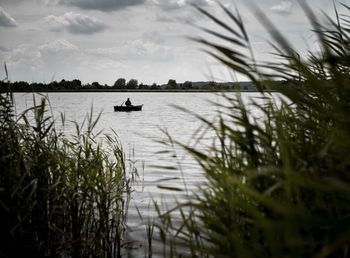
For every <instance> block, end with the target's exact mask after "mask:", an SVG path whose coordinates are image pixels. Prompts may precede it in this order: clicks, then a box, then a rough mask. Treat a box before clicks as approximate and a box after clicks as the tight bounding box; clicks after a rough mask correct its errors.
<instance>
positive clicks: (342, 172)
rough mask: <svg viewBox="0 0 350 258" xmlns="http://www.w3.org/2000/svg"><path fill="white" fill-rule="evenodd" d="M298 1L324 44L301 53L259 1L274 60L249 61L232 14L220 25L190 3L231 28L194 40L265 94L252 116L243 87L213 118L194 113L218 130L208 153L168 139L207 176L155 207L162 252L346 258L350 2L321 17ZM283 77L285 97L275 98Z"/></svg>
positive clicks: (349, 224) (246, 39) (237, 19)
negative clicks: (174, 201)
mask: <svg viewBox="0 0 350 258" xmlns="http://www.w3.org/2000/svg"><path fill="white" fill-rule="evenodd" d="M300 4H301V6H302V7H303V9H304V11H305V13H306V15H307V16H308V18H309V20H310V23H311V25H312V29H313V31H314V33H315V34H316V36H317V38H318V44H319V46H320V49H321V51H320V52H319V53H315V52H312V51H310V52H309V53H308V55H307V57H305V58H301V56H303V55H301V54H300V53H298V51H297V50H295V49H293V48H292V47H291V45H290V44H289V42H288V40H286V39H285V38H284V37H283V36H282V34H281V33H279V32H278V30H277V29H276V28H275V26H274V25H273V24H272V23H271V22H270V21H269V20H268V19H267V18H266V17H265V16H264V14H263V13H262V12H261V11H259V9H258V8H256V9H255V11H256V15H257V16H258V18H259V19H260V21H261V22H262V23H263V24H264V25H265V27H266V28H267V30H268V32H269V33H270V35H271V37H272V39H273V43H272V44H273V47H274V49H275V51H276V55H277V56H278V57H280V58H282V61H281V62H277V63H271V62H265V63H260V62H257V61H256V60H255V58H254V54H253V51H252V48H251V46H250V40H249V35H248V34H247V32H246V29H245V27H244V22H243V20H242V19H241V17H240V16H239V14H238V12H237V13H236V12H232V11H230V10H228V9H227V8H226V7H225V6H223V5H221V7H222V9H223V11H224V12H225V13H226V14H227V17H228V18H229V20H230V22H229V23H226V22H224V21H223V20H221V19H220V18H217V17H214V16H212V15H211V14H210V13H208V12H206V11H205V10H204V9H202V8H201V7H196V8H197V9H198V10H199V11H200V12H201V13H202V14H204V15H205V16H207V17H208V18H209V19H210V20H211V21H212V22H214V23H216V24H217V26H218V27H220V28H221V29H222V30H224V31H226V32H227V34H220V33H219V32H217V31H210V30H205V31H206V32H207V33H208V36H209V35H210V36H211V37H212V36H214V37H215V38H216V40H215V41H210V40H208V39H205V38H195V39H194V40H196V41H197V42H199V43H200V44H202V45H203V46H204V47H205V49H206V51H207V52H208V53H209V54H210V55H211V56H213V57H214V58H216V59H217V60H219V61H220V62H221V63H223V64H224V65H226V66H227V67H228V68H230V69H232V71H233V72H239V73H241V74H244V75H246V76H247V77H248V78H250V80H251V81H252V82H253V83H254V84H255V85H256V86H257V87H258V88H259V89H260V91H261V94H262V97H263V98H265V104H263V105H262V104H258V103H256V102H254V103H253V104H251V105H252V106H253V107H254V108H255V109H257V110H259V111H260V112H261V113H262V114H264V115H263V117H259V118H254V116H253V115H252V114H251V112H250V107H249V106H247V105H244V104H243V101H242V97H241V95H240V94H234V95H226V96H224V97H225V98H226V100H227V104H223V102H222V103H216V104H217V105H218V106H220V110H221V111H220V112H218V114H217V119H216V120H215V121H208V120H207V119H206V118H205V117H200V116H198V115H196V114H193V115H194V116H196V117H198V118H199V119H200V120H201V121H202V122H203V127H205V128H209V129H210V130H212V131H213V133H214V134H215V135H216V136H215V139H216V142H215V143H214V144H213V145H212V146H211V147H210V149H208V151H203V150H198V149H196V148H195V147H193V146H188V145H186V144H183V143H181V142H177V141H176V140H174V139H172V140H171V141H170V142H169V145H172V144H174V143H176V144H179V145H181V146H182V147H183V148H184V149H185V150H187V152H188V153H189V154H191V155H192V156H193V157H194V158H195V160H196V161H197V162H198V164H199V165H200V166H201V167H202V169H203V171H204V173H205V177H206V183H205V184H204V185H202V186H201V187H199V189H198V190H197V191H196V192H195V193H191V194H189V195H188V201H187V202H184V203H179V204H178V206H177V207H176V208H175V209H172V210H167V211H165V212H163V211H162V210H161V208H160V207H159V206H158V205H157V206H156V210H157V211H158V215H159V219H158V220H157V222H156V227H157V230H158V231H159V234H158V235H159V236H158V239H159V240H160V241H162V243H163V244H164V247H166V248H164V249H163V254H162V255H163V256H164V257H349V255H350V253H349V247H350V244H349V243H350V220H349V214H350V205H349V204H350V190H349V189H350V156H349V153H350V116H349V112H350V62H349V60H350V19H349V11H350V8H349V7H347V6H345V5H344V6H343V7H344V8H345V11H344V12H345V13H344V14H339V13H338V11H337V9H336V8H335V14H336V15H335V16H336V17H335V20H333V19H331V18H330V17H328V16H327V15H323V16H322V18H321V20H320V19H319V18H318V17H319V16H318V15H316V14H315V13H314V12H313V11H312V10H311V8H310V7H309V6H308V5H307V4H306V3H305V2H304V1H300ZM220 42H224V43H220ZM228 45H229V46H228ZM240 50H241V51H240ZM246 53H249V54H246ZM267 69H268V70H267ZM266 71H268V72H266ZM281 78H283V79H285V80H286V81H287V83H286V86H283V87H279V88H278V91H279V92H281V93H282V94H283V97H278V96H276V95H274V96H273V97H272V96H271V94H270V93H269V90H270V89H271V85H272V84H273V82H272V81H273V80H275V79H281ZM187 112H189V111H187ZM179 212H180V216H178V215H177V216H175V215H174V213H177V214H178V213H179Z"/></svg>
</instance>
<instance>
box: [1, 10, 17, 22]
mask: <svg viewBox="0 0 350 258" xmlns="http://www.w3.org/2000/svg"><path fill="white" fill-rule="evenodd" d="M0 26H2V27H16V26H17V22H16V20H15V19H14V18H12V17H11V15H10V14H8V13H7V12H6V11H5V10H4V9H3V8H2V7H1V6H0Z"/></svg>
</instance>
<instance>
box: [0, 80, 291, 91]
mask: <svg viewBox="0 0 350 258" xmlns="http://www.w3.org/2000/svg"><path fill="white" fill-rule="evenodd" d="M120 80H123V81H124V83H119V82H118V81H120ZM132 80H133V81H135V82H133V83H131V84H130V83H126V84H125V79H118V80H117V81H116V83H115V84H114V85H113V86H109V85H100V84H99V83H98V82H93V83H92V84H85V85H84V84H82V83H81V81H80V80H72V81H66V80H61V81H60V82H56V81H53V82H50V83H47V84H46V83H36V82H33V83H28V82H23V81H18V82H9V81H6V82H5V81H3V82H0V92H7V91H12V92H123V91H128V92H148V91H150V92H153V91H155V92H157V91H159V92H182V91H183V92H186V91H189V92H191V91H192V92H201V91H203V92H218V91H257V88H256V87H255V85H253V84H252V83H250V82H237V83H234V82H225V83H224V82H214V81H210V82H190V81H187V82H184V83H177V82H176V80H169V82H168V83H167V84H164V85H157V84H152V85H145V84H142V83H141V84H138V82H137V80H134V79H132ZM272 84H273V85H274V87H275V88H276V90H278V88H279V87H288V86H289V85H290V83H289V82H288V81H275V82H273V83H272Z"/></svg>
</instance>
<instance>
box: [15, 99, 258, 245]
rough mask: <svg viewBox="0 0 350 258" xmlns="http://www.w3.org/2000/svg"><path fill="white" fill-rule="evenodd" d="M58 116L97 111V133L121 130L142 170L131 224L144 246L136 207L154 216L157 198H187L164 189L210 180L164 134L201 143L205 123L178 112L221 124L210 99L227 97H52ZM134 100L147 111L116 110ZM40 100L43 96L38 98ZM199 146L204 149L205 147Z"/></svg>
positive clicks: (25, 104) (19, 102) (77, 117)
mask: <svg viewBox="0 0 350 258" xmlns="http://www.w3.org/2000/svg"><path fill="white" fill-rule="evenodd" d="M45 95H47V96H48V97H49V100H50V105H51V108H52V114H53V116H54V117H55V118H56V119H57V120H58V123H57V125H60V123H59V120H60V113H61V112H64V113H65V116H66V121H77V122H81V121H83V119H84V118H85V117H86V115H87V113H89V112H90V111H91V108H92V107H93V110H94V114H95V115H96V114H98V112H101V118H100V121H99V123H98V125H97V128H96V129H97V130H103V131H104V132H105V133H110V132H111V131H112V129H113V130H115V131H116V132H117V134H118V137H119V139H120V141H121V143H122V144H123V147H124V150H125V151H126V153H127V156H130V157H132V160H134V161H136V167H137V168H138V171H139V176H140V178H139V182H138V184H137V186H136V190H135V192H134V193H133V197H132V201H131V204H130V209H129V226H130V228H131V231H132V233H131V234H132V236H133V237H134V238H138V240H139V241H140V242H141V245H142V241H143V240H144V238H143V236H142V235H143V234H142V233H141V232H142V227H141V226H140V225H141V224H140V220H139V218H138V214H137V211H136V209H135V207H136V206H137V207H138V208H139V210H140V212H141V214H142V215H143V216H148V215H151V216H152V215H153V214H154V212H152V209H149V208H148V207H149V204H150V202H151V200H152V199H154V200H156V201H157V202H161V201H162V202H163V203H167V204H169V205H171V204H174V198H176V199H178V200H179V199H181V197H182V194H183V193H181V192H179V193H178V194H176V195H174V192H169V191H166V190H163V189H160V188H158V185H163V186H171V187H179V188H184V180H183V179H185V181H186V186H187V189H188V190H189V191H190V190H193V189H195V186H196V185H198V184H200V183H201V182H203V180H204V177H203V174H202V172H201V170H200V169H199V167H198V165H197V164H196V163H195V162H194V161H193V160H192V159H191V157H189V155H186V153H184V151H183V150H181V149H179V148H176V149H175V152H176V155H174V153H173V152H171V153H165V152H164V151H165V150H171V149H169V148H167V147H165V146H164V145H162V144H160V143H159V142H158V141H159V140H161V139H166V135H165V133H163V132H162V130H167V131H168V132H169V134H170V135H171V136H172V137H173V138H174V139H176V140H179V141H181V142H184V143H189V144H196V140H197V139H198V134H197V133H196V132H197V130H198V128H200V126H201V122H199V120H198V119H197V118H195V117H194V116H191V115H189V114H188V113H185V112H183V111H181V110H179V109H177V108H175V107H174V105H176V106H181V107H184V108H186V109H188V110H190V111H193V112H196V113H197V114H199V115H201V116H203V117H205V118H207V119H209V120H215V114H216V112H215V111H216V110H217V107H215V105H213V104H211V103H210V101H214V102H222V101H223V99H222V97H220V96H219V95H217V94H213V93H49V94H45ZM128 97H129V98H130V99H131V101H132V103H133V104H134V105H138V104H143V105H144V106H143V110H142V111H141V112H127V113H125V112H114V110H113V106H114V105H120V104H122V103H123V102H124V101H125V100H126V99H127V98H128ZM258 97H259V94H257V93H244V94H243V98H244V99H245V100H248V99H249V98H258ZM15 99H16V108H17V113H20V112H22V111H23V110H25V109H26V108H29V107H31V106H32V103H33V95H32V94H23V93H17V94H15ZM37 99H40V96H38V95H37ZM65 132H66V133H70V132H74V126H73V125H72V124H71V123H68V122H66V126H65ZM212 141H213V135H211V134H210V133H207V134H206V135H205V141H204V143H205V144H208V145H209V144H211V143H212ZM199 148H203V147H201V146H199ZM159 165H166V166H175V167H177V168H178V169H177V170H165V169H161V168H157V167H155V166H159Z"/></svg>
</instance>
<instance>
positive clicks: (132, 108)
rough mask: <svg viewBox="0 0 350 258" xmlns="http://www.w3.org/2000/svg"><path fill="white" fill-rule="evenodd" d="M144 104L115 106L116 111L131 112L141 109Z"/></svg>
mask: <svg viewBox="0 0 350 258" xmlns="http://www.w3.org/2000/svg"><path fill="white" fill-rule="evenodd" d="M142 106H143V105H138V106H114V111H117V112H130V111H141V110H142Z"/></svg>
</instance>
